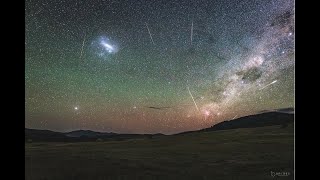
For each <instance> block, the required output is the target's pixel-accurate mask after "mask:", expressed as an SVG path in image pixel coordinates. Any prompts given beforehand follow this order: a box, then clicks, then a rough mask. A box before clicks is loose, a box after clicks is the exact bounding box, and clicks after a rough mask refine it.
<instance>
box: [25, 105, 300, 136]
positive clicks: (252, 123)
mask: <svg viewBox="0 0 320 180" xmlns="http://www.w3.org/2000/svg"><path fill="white" fill-rule="evenodd" d="M293 122H294V108H284V109H276V110H268V111H261V112H259V113H258V114H255V115H249V116H244V117H240V118H237V119H234V120H229V121H224V122H221V123H218V124H215V125H213V126H212V127H209V128H205V129H201V130H197V131H188V132H182V133H178V134H175V135H179V134H186V133H193V132H205V131H218V130H227V129H237V128H256V127H264V126H275V125H280V127H282V128H285V127H286V126H287V125H288V124H290V123H293ZM160 136H165V135H164V134H117V133H112V132H95V131H90V130H76V131H71V132H66V133H62V132H54V131H49V130H37V129H27V128H26V129H25V140H26V141H32V142H41V141H51V142H80V141H104V140H126V139H139V138H156V137H160Z"/></svg>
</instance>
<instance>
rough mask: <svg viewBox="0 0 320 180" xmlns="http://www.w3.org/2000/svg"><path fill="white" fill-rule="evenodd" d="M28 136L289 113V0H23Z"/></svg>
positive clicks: (144, 129)
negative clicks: (40, 132) (280, 110)
mask: <svg viewBox="0 0 320 180" xmlns="http://www.w3.org/2000/svg"><path fill="white" fill-rule="evenodd" d="M25 90H26V92H25V108H26V113H25V115H26V119H25V126H26V127H27V128H35V129H49V130H54V131H71V130H78V129H89V130H94V131H104V132H110V131H112V132H117V133H165V134H171V133H177V132H182V131H187V130H197V129H201V128H205V127H209V126H212V125H214V124H216V123H218V122H221V121H224V120H230V119H234V118H237V117H241V116H244V115H249V114H254V113H257V112H259V111H262V110H270V109H277V108H286V107H294V1H293V0H255V1H253V0H237V1H236V0H230V1H226V0H215V1H213V0H198V1H192V0H188V1H187V0H172V1H169V0H167V1H164V0H148V1H147V0H144V1H142V0H105V1H102V0H101V1H97V0H90V1H80V0H59V1H49V0H27V1H26V4H25Z"/></svg>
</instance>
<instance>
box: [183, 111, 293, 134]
mask: <svg viewBox="0 0 320 180" xmlns="http://www.w3.org/2000/svg"><path fill="white" fill-rule="evenodd" d="M293 122H294V108H284V109H276V110H267V111H261V112H259V113H258V114H254V115H249V116H244V117H240V118H237V119H235V120H229V121H223V122H221V123H218V124H215V125H213V126H211V127H209V128H205V129H201V130H197V131H188V132H182V133H179V134H186V133H192V132H204V131H219V130H228V129H238V128H256V127H264V126H275V125H279V126H280V127H282V128H285V127H286V126H287V125H288V124H290V123H293Z"/></svg>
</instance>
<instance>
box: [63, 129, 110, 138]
mask: <svg viewBox="0 0 320 180" xmlns="http://www.w3.org/2000/svg"><path fill="white" fill-rule="evenodd" d="M64 134H65V135H66V136H68V137H99V136H108V135H114V134H115V133H102V132H95V131H91V130H76V131H71V132H67V133H64Z"/></svg>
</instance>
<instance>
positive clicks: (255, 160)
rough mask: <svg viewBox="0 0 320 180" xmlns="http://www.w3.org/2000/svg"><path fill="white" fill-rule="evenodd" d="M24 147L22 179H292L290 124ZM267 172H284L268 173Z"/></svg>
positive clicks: (292, 143)
mask: <svg viewBox="0 0 320 180" xmlns="http://www.w3.org/2000/svg"><path fill="white" fill-rule="evenodd" d="M25 147H26V150H25V153H26V154H25V166H26V167H25V175H26V179H28V180H40V179H41V180H84V179H88V180H89V179H90V180H99V179H101V180H103V179H110V180H111V179H112V180H113V179H115V180H117V179H119V180H120V179H123V180H125V179H139V180H141V179H148V180H149V179H150V180H151V179H165V180H168V179H196V180H197V179H208V180H209V179H210V180H211V179H215V180H219V179H245V180H248V179H252V180H261V179H294V171H293V169H294V131H293V124H292V123H290V124H288V126H281V125H274V126H266V127H256V128H240V129H229V130H220V131H208V132H194V133H187V134H180V135H173V136H159V137H155V138H152V139H150V138H149V139H128V140H122V141H102V142H43V143H41V142H33V143H26V144H25ZM271 171H272V172H274V173H275V172H278V173H282V175H285V176H278V175H275V176H274V177H273V176H272V173H271ZM273 175H274V174H273Z"/></svg>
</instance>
